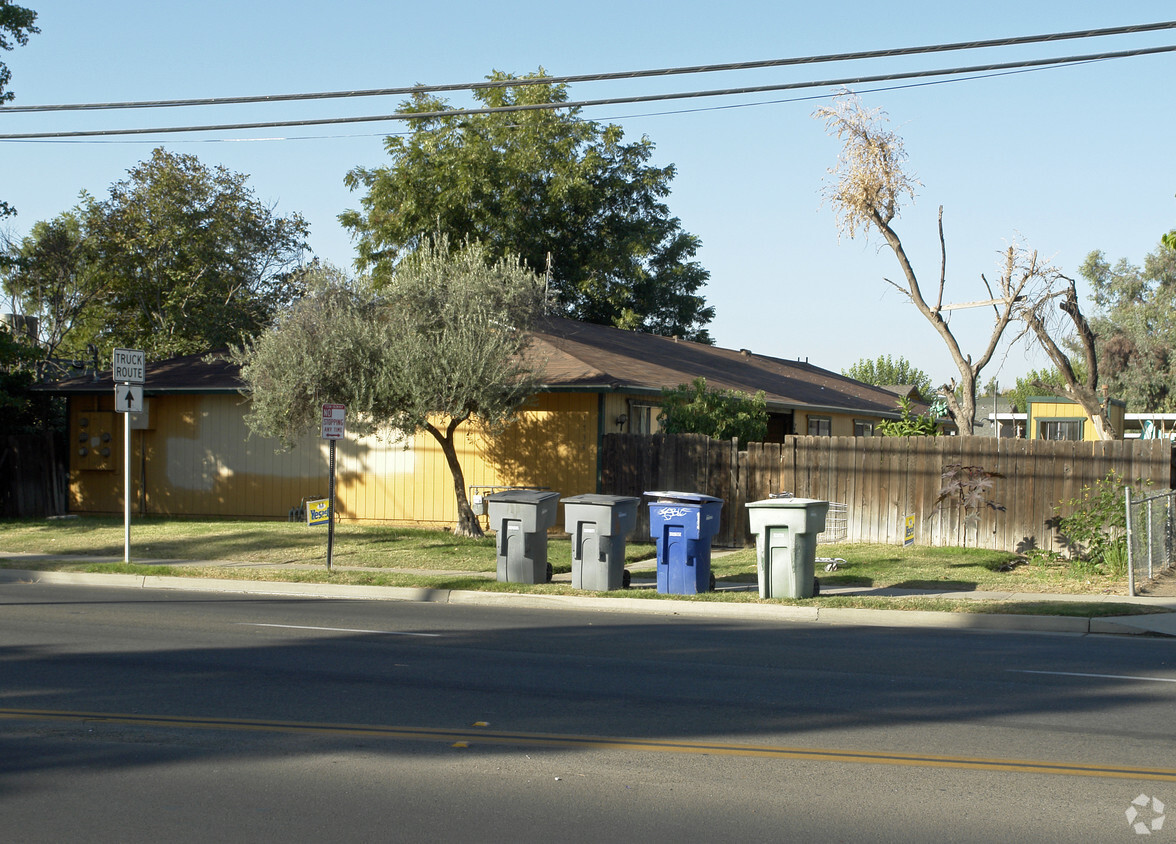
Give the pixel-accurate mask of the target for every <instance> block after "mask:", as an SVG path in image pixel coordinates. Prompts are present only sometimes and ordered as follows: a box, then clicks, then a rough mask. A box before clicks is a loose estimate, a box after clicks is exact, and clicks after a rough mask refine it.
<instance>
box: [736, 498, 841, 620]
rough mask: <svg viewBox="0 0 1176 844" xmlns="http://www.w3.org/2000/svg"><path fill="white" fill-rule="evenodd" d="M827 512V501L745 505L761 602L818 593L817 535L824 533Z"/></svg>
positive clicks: (793, 500) (788, 500) (774, 500)
mask: <svg viewBox="0 0 1176 844" xmlns="http://www.w3.org/2000/svg"><path fill="white" fill-rule="evenodd" d="M828 512H829V502H828V501H818V500H816V499H812V498H767V499H764V500H763V501H751V502H748V504H747V516H748V520H749V521H750V522H751V532H752V533H754V534H755V559H756V569H757V573H758V574H759V593H760V597H761V598H811V597H813V595H815V594H816V593H817V589H818V586H817V579H816V573H815V569H816V559H817V534H819V533H821V531H823V530H824V529H825V515H826V514H827V513H828Z"/></svg>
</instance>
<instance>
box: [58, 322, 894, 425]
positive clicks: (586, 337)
mask: <svg viewBox="0 0 1176 844" xmlns="http://www.w3.org/2000/svg"><path fill="white" fill-rule="evenodd" d="M531 354H533V355H534V356H535V357H536V358H537V359H538V360H539V361H541V362H542V363H543V367H544V375H543V385H544V388H545V389H548V390H561V391H563V390H590V391H597V390H621V391H625V392H633V393H648V394H650V395H659V394H660V393H661V390H662V388H663V387H675V386H677V385H679V384H687V383H690V382H692V381H693V380H694V379H695V378H699V377H701V378H705V379H706V381H707V384H708V386H710V387H713V388H717V389H723V390H739V391H741V392H746V393H754V392H756V391H758V390H763V391H764V395H765V398H766V399H767V402H768V406H769V407H770V408H772V409H775V410H785V409H791V408H814V409H829V410H845V411H850V412H853V411H856V412H860V413H868V414H871V415H874V416H882V417H897V416H898V410H897V406H896V401H895V396H894V394H893V393H891V392H889V391H887V390H885V389H883V388H881V387H873V386H870V385H869V384H863V383H861V382H860V381H855V380H853V379H852V378H846V377H845V376H843V375H838V374H836V373H834V372H830V371H829V370H826V369H821V368H820V367H817V366H813V365H812V364H809V363H807V362H806V363H802V362H800V361H789V360H782V359H779V358H773V357H766V356H764V355H757V354H752V353H751V352H748V351H745V350H735V349H723V348H719V347H718V346H707V345H705V344H703V343H693V342H690V341H688V340H675V339H674V338H672V337H660V336H658V335H654V334H643V333H641V332H637V331H625V330H623V329H619V328H610V327H608V326H603V325H593V324H591V323H585V322H576V321H574V320H569V319H560V318H547V319H544V320H543V321H542V323H541V324H540V325H539V326H538V327H537V329H536V331H535V341H534V344H533V345H532V347H531ZM113 386H114V384H113V381H112V380H111V374H110V372H109V371H106V372H101V373H99V374H98V377H97V378H95V377H94V376H93V374H87V375H81V376H77V377H74V378H67V379H65V380H62V381H58V382H57V383H56V384H53V385H51V386H49V387H47V389H49V390H51V391H52V392H55V393H72V394H77V393H97V392H106V391H109V390H111V389H112V388H113ZM244 386H245V385H244V383H243V382H242V381H241V378H240V371H239V369H238V367H236V366H235V365H233V364H231V363H229V362H228V361H227V360H225V359H224V354H223V353H216V354H213V355H207V354H203V355H186V356H184V357H178V358H171V359H170V360H165V361H159V362H154V363H153V362H151V361H148V363H147V373H146V379H145V382H144V385H143V387H144V391H145V392H146V393H148V394H152V393H156V394H158V393H185V392H197V393H218V392H236V391H238V390H241V389H243V388H244Z"/></svg>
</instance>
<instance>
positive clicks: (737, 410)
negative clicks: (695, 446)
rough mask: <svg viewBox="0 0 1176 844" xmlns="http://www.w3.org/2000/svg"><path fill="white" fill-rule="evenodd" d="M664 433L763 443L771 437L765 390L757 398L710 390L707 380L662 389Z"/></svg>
mask: <svg viewBox="0 0 1176 844" xmlns="http://www.w3.org/2000/svg"><path fill="white" fill-rule="evenodd" d="M657 418H658V423H659V424H660V426H661V430H662V431H663V432H664V433H667V434H706V435H707V436H708V437H710V438H711V439H716V440H727V439H731V438H737V439H739V440H740V441H741V442H745V443H747V442H763V440H764V437H765V436H767V433H768V406H767V403H766V401H765V398H764V392H763V390H760V391H758V392H757V393H755V395H751V394H749V393H743V392H740V391H738V390H719V389H714V388H711V387H708V386H707V383H706V379H705V378H695V379H694V381H693V383H691V384H679V385H678V386H677V387H673V388H663V389H662V398H661V412H660V413H659V414H658V417H657Z"/></svg>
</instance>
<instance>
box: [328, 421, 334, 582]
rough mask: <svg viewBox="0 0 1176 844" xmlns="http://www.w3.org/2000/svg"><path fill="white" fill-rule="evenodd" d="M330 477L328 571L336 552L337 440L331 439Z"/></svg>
mask: <svg viewBox="0 0 1176 844" xmlns="http://www.w3.org/2000/svg"><path fill="white" fill-rule="evenodd" d="M329 472H330V478H329V480H328V481H327V571H330V570H331V557H332V556H333V554H334V552H335V440H333V439H332V440H331V458H330V469H329Z"/></svg>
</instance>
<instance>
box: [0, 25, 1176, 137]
mask: <svg viewBox="0 0 1176 844" xmlns="http://www.w3.org/2000/svg"><path fill="white" fill-rule="evenodd" d="M1174 51H1176V45H1172V46H1164V47H1148V48H1143V49H1138V50H1123V51H1117V52H1107V53H1092V54H1088V55H1084V56H1068V57H1065V58H1050V59H1034V60H1026V61H1017V62H1000V63H994V64H987V65H973V66H970V67H957V68H945V69H941V70H921V71H907V72H904V73H888V74H881V75H873V76H855V77H843V78H840V79H825V80H819V81H810V82H790V83H781V84H778V85H758V86H749V87H742V88H726V89H719V90H707V91H686V92H679V93H670V94H644V95H640V96H634V97H610V98H607V99H596V100H576V101H564V102H550V103H531V104H522V105H512V106H493V107H485V108H452V109H451V108H447V109H441V110H437V111H423V112H411V111H410V112H394V113H392V114H382V115H367V116H356V117H329V118H319V119H299V120H283V121H265V122H249V123H222V124H208V125H199V126H168V127H156V128H140V129H93V130H78V131H69V132H27V133H18V134H0V141H27V140H47V139H59V138H96V137H113V136H125V135H155V134H160V135H162V134H183V133H191V132H228V131H234V130H240V129H278V128H289V127H297V126H333V125H341V124H347V123H381V122H389V121H394V120H429V119H437V118H450V117H464V116H472V115H483V114H503V113H511V112H524V111H555V110H561V109H582V108H590V107H595V106H605V105H628V104H632V103H647V102H663V101H667V100H682V99H698V98H703V97H725V96H733V95H740V94H762V93H768V92H775V91H789V90H798V89H804V88H830V87H846V86H849V85H861V84H867V83H873V82H890V81H895V80H899V79H920V78H928V77H933V76H954V75H959V74H968V73H984V72H990V71H1000V70H1010V69H1016V68H1034V67H1037V68H1041V67H1056V66H1063V65H1072V64H1079V63H1085V62H1094V61H1103V60H1107V59H1121V58H1134V57H1138V56H1147V55H1156V54H1160V53H1171V52H1174Z"/></svg>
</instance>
